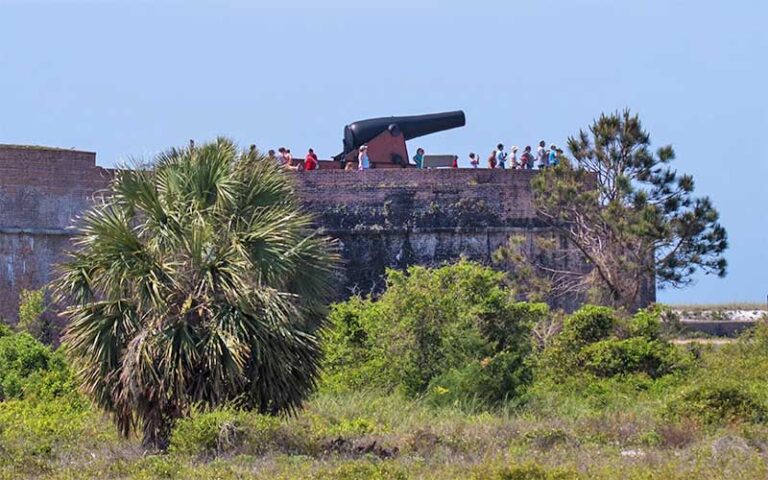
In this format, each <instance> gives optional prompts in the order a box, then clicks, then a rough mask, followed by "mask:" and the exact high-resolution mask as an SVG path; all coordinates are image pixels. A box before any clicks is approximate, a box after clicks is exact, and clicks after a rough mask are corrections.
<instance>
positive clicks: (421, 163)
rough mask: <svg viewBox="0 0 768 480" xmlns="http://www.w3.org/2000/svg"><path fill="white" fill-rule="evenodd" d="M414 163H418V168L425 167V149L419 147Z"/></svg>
mask: <svg viewBox="0 0 768 480" xmlns="http://www.w3.org/2000/svg"><path fill="white" fill-rule="evenodd" d="M413 163H415V164H416V168H424V149H423V148H421V147H419V148H417V149H416V155H414V156H413Z"/></svg>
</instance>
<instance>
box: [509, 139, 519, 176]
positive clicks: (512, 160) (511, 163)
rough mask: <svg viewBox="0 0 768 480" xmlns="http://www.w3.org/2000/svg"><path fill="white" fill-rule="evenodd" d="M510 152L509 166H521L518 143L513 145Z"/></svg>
mask: <svg viewBox="0 0 768 480" xmlns="http://www.w3.org/2000/svg"><path fill="white" fill-rule="evenodd" d="M509 152H510V153H509V168H511V169H513V170H514V169H516V168H519V166H520V165H518V163H517V145H512V148H511V149H510V151H509Z"/></svg>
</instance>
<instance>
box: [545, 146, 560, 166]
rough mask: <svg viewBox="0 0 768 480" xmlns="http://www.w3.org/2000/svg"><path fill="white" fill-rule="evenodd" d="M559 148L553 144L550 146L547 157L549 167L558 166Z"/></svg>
mask: <svg viewBox="0 0 768 480" xmlns="http://www.w3.org/2000/svg"><path fill="white" fill-rule="evenodd" d="M557 162H558V160H557V146H556V145H555V144H554V143H553V144H552V145H550V146H549V155H548V156H547V165H549V166H550V167H554V166H555V165H557Z"/></svg>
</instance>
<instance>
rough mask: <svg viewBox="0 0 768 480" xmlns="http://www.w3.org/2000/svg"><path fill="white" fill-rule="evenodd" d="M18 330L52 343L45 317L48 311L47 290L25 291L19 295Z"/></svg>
mask: <svg viewBox="0 0 768 480" xmlns="http://www.w3.org/2000/svg"><path fill="white" fill-rule="evenodd" d="M19 301H20V302H19V323H18V324H17V326H18V328H19V329H20V330H21V331H23V332H27V333H29V334H30V335H32V336H33V337H35V338H36V339H38V340H41V341H50V340H51V338H50V336H51V335H50V333H51V332H50V326H49V325H48V322H47V321H46V319H45V318H44V317H43V314H44V313H45V310H46V304H45V289H43V288H41V289H39V290H25V289H22V290H21V293H20V294H19Z"/></svg>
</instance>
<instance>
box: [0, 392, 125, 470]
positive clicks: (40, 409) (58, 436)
mask: <svg viewBox="0 0 768 480" xmlns="http://www.w3.org/2000/svg"><path fill="white" fill-rule="evenodd" d="M99 420H100V418H99V417H98V416H97V415H94V412H93V411H91V410H90V406H89V405H88V403H87V402H85V401H83V400H82V399H78V398H72V397H68V398H59V399H52V400H49V401H45V402H32V401H28V400H7V401H4V402H0V451H2V452H3V455H8V456H12V457H14V458H16V459H17V460H18V461H19V462H20V463H24V462H25V460H26V459H27V458H28V457H29V456H35V457H52V456H54V455H55V454H56V453H57V452H58V451H59V450H61V451H66V452H70V453H71V452H72V451H73V450H75V447H73V445H75V444H78V445H82V444H84V443H88V441H89V440H90V441H92V442H93V443H96V442H98V440H99V438H97V437H99V435H100V434H101V432H98V433H96V432H94V431H93V430H94V429H97V428H98V427H99V426H100V423H99ZM86 431H91V434H89V435H88V436H85V437H84V432H86ZM110 431H111V429H110ZM94 433H96V435H94ZM91 445H92V444H91ZM1 456H2V455H0V457H1Z"/></svg>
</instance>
